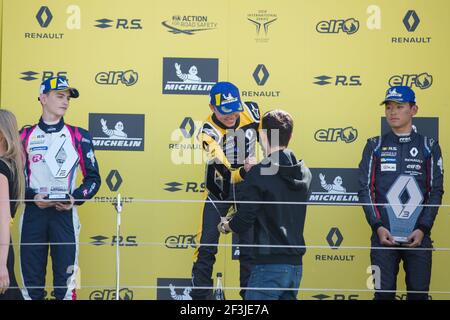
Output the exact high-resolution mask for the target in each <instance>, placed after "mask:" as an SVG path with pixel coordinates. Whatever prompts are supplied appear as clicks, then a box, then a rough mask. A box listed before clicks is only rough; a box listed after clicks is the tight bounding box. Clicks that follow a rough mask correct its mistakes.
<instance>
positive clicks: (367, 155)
mask: <svg viewBox="0 0 450 320" xmlns="http://www.w3.org/2000/svg"><path fill="white" fill-rule="evenodd" d="M376 162H377V158H376V156H375V154H374V148H373V143H372V142H371V140H370V139H369V140H368V141H367V143H366V146H365V147H364V151H363V155H362V159H361V162H360V163H359V192H358V197H359V202H360V203H370V204H376V199H375V179H376V174H375V172H376ZM363 209H364V213H365V215H366V220H367V222H368V223H369V225H370V227H371V228H372V230H373V231H374V232H376V231H377V229H378V228H379V227H381V226H383V224H382V222H381V216H380V212H379V210H378V208H377V206H375V205H363Z"/></svg>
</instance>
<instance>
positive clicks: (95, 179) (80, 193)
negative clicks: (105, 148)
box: [72, 128, 101, 206]
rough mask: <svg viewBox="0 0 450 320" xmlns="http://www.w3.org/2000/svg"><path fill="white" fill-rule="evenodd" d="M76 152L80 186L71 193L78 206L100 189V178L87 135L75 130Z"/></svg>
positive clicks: (84, 131) (89, 138)
mask: <svg viewBox="0 0 450 320" xmlns="http://www.w3.org/2000/svg"><path fill="white" fill-rule="evenodd" d="M77 129H78V131H79V134H77V140H78V143H77V152H78V155H79V157H80V169H81V171H82V173H83V182H82V184H81V185H80V186H79V187H78V188H77V189H75V190H74V191H73V193H72V196H73V197H74V198H75V199H76V201H75V205H77V206H79V205H82V204H83V203H84V200H87V199H91V198H92V197H94V196H95V194H96V193H97V191H98V190H99V188H100V184H101V178H100V171H99V168H98V162H97V159H96V158H95V154H94V148H93V146H92V141H91V137H90V135H89V133H88V132H87V131H86V130H83V129H80V128H77Z"/></svg>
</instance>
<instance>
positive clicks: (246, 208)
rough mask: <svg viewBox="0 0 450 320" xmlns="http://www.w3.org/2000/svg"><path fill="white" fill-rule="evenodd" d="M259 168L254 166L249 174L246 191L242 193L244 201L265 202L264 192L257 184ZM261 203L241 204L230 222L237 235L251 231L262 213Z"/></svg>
mask: <svg viewBox="0 0 450 320" xmlns="http://www.w3.org/2000/svg"><path fill="white" fill-rule="evenodd" d="M258 170H259V166H254V167H252V169H250V171H249V172H248V173H247V176H246V179H245V184H244V186H243V187H244V190H243V192H242V197H241V200H242V201H263V191H262V190H261V188H260V186H259V184H258V183H257V181H256V179H255V176H256V173H257V172H258ZM261 206H262V205H261V204H260V203H241V204H240V205H239V207H238V211H237V213H236V214H235V215H234V216H233V218H232V219H231V220H230V222H229V224H228V226H229V227H230V229H231V230H232V231H233V232H235V233H241V232H244V231H246V230H248V229H250V228H251V227H252V226H253V224H254V223H255V220H256V218H257V216H258V213H260V212H262V207H261Z"/></svg>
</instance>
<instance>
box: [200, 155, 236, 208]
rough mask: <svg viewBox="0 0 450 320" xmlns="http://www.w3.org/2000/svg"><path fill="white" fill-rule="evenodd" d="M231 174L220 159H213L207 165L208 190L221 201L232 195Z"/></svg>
mask: <svg viewBox="0 0 450 320" xmlns="http://www.w3.org/2000/svg"><path fill="white" fill-rule="evenodd" d="M230 184H231V172H230V170H229V169H228V168H227V167H226V166H225V165H224V164H223V163H222V162H221V161H220V160H219V159H218V158H213V159H211V160H209V161H208V162H207V164H206V189H207V190H208V191H209V192H210V193H211V194H213V195H214V196H215V197H216V198H217V199H219V200H225V199H227V198H228V196H229V194H230Z"/></svg>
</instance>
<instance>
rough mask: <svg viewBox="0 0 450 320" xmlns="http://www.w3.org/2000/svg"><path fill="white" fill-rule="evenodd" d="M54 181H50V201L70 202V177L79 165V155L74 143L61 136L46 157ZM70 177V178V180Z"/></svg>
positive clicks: (54, 142)
mask: <svg viewBox="0 0 450 320" xmlns="http://www.w3.org/2000/svg"><path fill="white" fill-rule="evenodd" d="M44 160H45V163H46V164H47V166H48V168H49V169H50V172H51V173H52V175H53V179H52V180H51V181H50V186H49V187H50V188H49V194H48V196H47V197H46V199H48V200H52V201H57V202H70V197H69V192H70V190H69V188H70V182H69V180H70V177H69V175H72V174H73V171H74V170H75V169H76V166H77V164H78V160H79V157H78V153H77V152H76V150H75V148H74V147H73V144H72V141H71V140H70V139H67V137H66V135H65V134H61V135H60V136H59V137H57V138H56V139H55V141H53V143H52V144H51V146H50V147H49V149H48V150H47V152H46V153H45V156H44ZM68 177H69V178H68Z"/></svg>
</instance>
